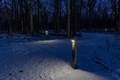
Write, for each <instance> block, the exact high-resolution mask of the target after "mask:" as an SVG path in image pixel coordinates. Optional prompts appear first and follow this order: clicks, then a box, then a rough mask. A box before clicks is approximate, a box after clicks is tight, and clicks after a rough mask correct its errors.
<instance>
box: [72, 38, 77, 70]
mask: <svg viewBox="0 0 120 80" xmlns="http://www.w3.org/2000/svg"><path fill="white" fill-rule="evenodd" d="M71 41H72V68H74V69H75V68H76V61H77V54H76V52H77V43H76V39H72V40H71Z"/></svg>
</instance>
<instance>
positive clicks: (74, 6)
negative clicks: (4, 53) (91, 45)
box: [0, 0, 120, 37]
mask: <svg viewBox="0 0 120 80" xmlns="http://www.w3.org/2000/svg"><path fill="white" fill-rule="evenodd" d="M104 28H108V29H114V30H116V31H120V0H0V32H7V33H10V34H13V33H22V34H32V35H39V32H40V31H42V30H50V29H52V30H54V31H55V32H56V33H58V32H60V31H61V30H64V31H66V32H67V35H68V37H70V36H71V35H75V33H76V32H77V31H81V30H83V29H85V30H89V31H90V30H93V29H98V30H101V29H104Z"/></svg>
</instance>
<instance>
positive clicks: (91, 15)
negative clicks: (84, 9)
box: [88, 0, 97, 29]
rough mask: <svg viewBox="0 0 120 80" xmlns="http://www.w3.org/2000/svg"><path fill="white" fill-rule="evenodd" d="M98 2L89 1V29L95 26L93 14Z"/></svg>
mask: <svg viewBox="0 0 120 80" xmlns="http://www.w3.org/2000/svg"><path fill="white" fill-rule="evenodd" d="M96 2H97V0H88V12H89V29H91V28H92V26H93V21H92V20H93V14H94V7H95V4H96Z"/></svg>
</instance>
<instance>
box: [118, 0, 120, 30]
mask: <svg viewBox="0 0 120 80" xmlns="http://www.w3.org/2000/svg"><path fill="white" fill-rule="evenodd" d="M118 12H119V20H118V21H119V22H118V30H119V32H120V0H119V10H118Z"/></svg>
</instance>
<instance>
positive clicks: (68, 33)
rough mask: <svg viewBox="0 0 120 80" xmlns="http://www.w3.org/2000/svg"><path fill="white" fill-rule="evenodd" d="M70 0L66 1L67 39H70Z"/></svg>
mask: <svg viewBox="0 0 120 80" xmlns="http://www.w3.org/2000/svg"><path fill="white" fill-rule="evenodd" d="M70 3H71V0H67V14H68V22H67V23H68V25H67V26H68V27H67V37H68V38H70V26H71V19H70V15H71V5H70Z"/></svg>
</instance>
